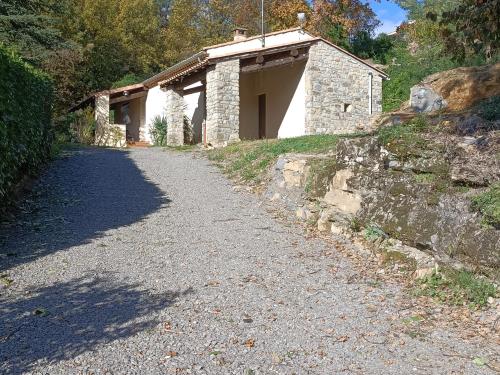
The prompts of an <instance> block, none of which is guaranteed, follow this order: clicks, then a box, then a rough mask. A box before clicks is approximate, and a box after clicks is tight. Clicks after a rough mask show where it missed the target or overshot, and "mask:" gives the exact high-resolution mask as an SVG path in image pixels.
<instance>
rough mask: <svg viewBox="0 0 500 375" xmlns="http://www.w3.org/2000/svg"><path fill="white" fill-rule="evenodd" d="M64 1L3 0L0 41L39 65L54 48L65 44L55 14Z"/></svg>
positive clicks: (1, 4) (59, 10) (1, 5)
mask: <svg viewBox="0 0 500 375" xmlns="http://www.w3.org/2000/svg"><path fill="white" fill-rule="evenodd" d="M61 10H62V8H61V4H59V3H58V2H55V1H52V0H30V1H21V0H2V1H1V2H0V42H2V43H4V44H5V45H8V46H10V47H12V48H14V49H16V51H17V52H18V53H19V54H20V55H21V56H22V57H23V58H24V59H25V60H26V61H29V62H30V63H32V64H35V65H40V64H41V62H42V61H44V59H46V58H48V57H49V56H50V54H51V52H52V51H54V50H55V49H57V48H58V47H61V46H62V45H64V40H63V39H62V37H61V33H60V31H59V30H58V29H57V24H56V17H57V16H58V15H60V14H61Z"/></svg>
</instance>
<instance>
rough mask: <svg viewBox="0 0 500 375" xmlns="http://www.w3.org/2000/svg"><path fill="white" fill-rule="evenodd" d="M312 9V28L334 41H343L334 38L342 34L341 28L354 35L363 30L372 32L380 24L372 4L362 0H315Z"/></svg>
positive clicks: (347, 33)
mask: <svg viewBox="0 0 500 375" xmlns="http://www.w3.org/2000/svg"><path fill="white" fill-rule="evenodd" d="M312 9H313V13H312V19H311V23H310V28H311V30H313V31H314V32H316V33H318V34H319V35H321V36H323V37H326V38H330V40H331V41H332V42H333V43H336V42H341V41H342V39H340V40H334V39H333V38H332V37H333V36H334V35H342V32H340V33H339V31H340V30H344V31H345V34H346V35H347V36H348V37H352V36H354V35H356V34H358V33H360V32H362V31H364V32H367V33H368V34H372V33H373V31H374V30H375V29H376V28H377V26H378V25H379V24H380V21H379V20H378V19H377V17H376V15H375V13H374V12H373V9H372V8H371V7H370V5H369V4H368V3H366V2H363V1H361V0H314V1H312ZM332 29H333V30H335V31H334V32H332Z"/></svg>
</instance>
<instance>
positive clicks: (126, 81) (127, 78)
mask: <svg viewBox="0 0 500 375" xmlns="http://www.w3.org/2000/svg"><path fill="white" fill-rule="evenodd" d="M144 78H145V77H143V76H139V75H137V74H135V73H127V74H125V75H124V76H123V77H122V78H120V79H119V80H118V81H115V82H113V84H112V85H111V88H112V89H117V88H119V87H125V86H130V85H134V84H136V83H141V82H142V81H144Z"/></svg>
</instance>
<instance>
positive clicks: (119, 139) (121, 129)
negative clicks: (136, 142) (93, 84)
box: [94, 95, 127, 147]
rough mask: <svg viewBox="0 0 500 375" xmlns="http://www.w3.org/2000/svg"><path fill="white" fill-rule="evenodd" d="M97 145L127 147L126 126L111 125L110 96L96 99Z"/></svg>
mask: <svg viewBox="0 0 500 375" xmlns="http://www.w3.org/2000/svg"><path fill="white" fill-rule="evenodd" d="M94 114H95V121H96V131H95V144H96V145H97V146H105V147H126V146H127V140H126V133H127V131H126V126H125V125H116V124H110V123H109V95H101V96H97V97H96V98H95V113H94Z"/></svg>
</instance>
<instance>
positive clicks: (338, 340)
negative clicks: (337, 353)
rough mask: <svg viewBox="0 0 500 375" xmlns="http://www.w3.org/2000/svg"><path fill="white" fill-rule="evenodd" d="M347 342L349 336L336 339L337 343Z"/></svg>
mask: <svg viewBox="0 0 500 375" xmlns="http://www.w3.org/2000/svg"><path fill="white" fill-rule="evenodd" d="M347 340H349V336H346V335H344V336H339V337H337V342H346V341H347Z"/></svg>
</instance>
